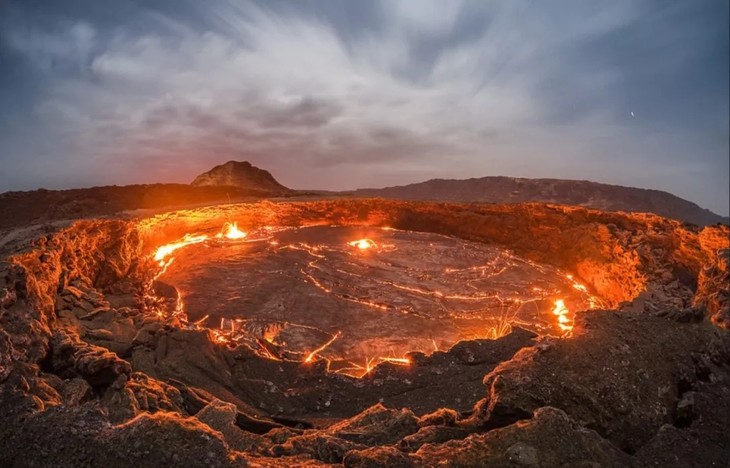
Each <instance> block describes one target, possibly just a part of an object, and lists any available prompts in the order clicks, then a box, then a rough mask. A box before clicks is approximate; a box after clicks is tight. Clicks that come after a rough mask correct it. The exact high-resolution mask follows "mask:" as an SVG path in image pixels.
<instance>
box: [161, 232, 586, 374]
mask: <svg viewBox="0 0 730 468" xmlns="http://www.w3.org/2000/svg"><path fill="white" fill-rule="evenodd" d="M360 240H362V242H359V241H360ZM161 279H162V280H163V281H165V282H167V283H170V284H172V285H174V286H175V287H177V288H178V289H179V291H180V293H181V296H182V298H183V301H184V304H185V311H186V312H187V314H188V317H189V319H190V320H191V321H198V320H201V319H203V318H204V317H205V316H208V318H207V319H206V324H207V325H208V326H211V327H217V326H219V324H220V326H221V328H224V329H230V328H235V329H241V330H242V331H245V332H246V333H248V334H253V335H254V336H257V337H259V338H262V339H265V340H267V341H269V342H270V343H273V344H276V345H278V346H282V347H284V348H285V349H286V350H287V351H288V352H290V353H292V354H293V355H297V354H299V355H300V357H306V356H308V354H309V353H311V352H312V351H313V350H316V349H317V348H319V347H323V349H321V350H320V351H319V352H317V354H318V355H319V356H321V357H325V358H327V359H328V360H330V361H331V362H332V365H333V366H334V367H335V369H337V368H338V367H342V366H347V365H349V364H350V363H357V364H358V365H359V364H360V363H363V362H367V360H369V359H373V358H377V357H381V358H383V357H384V358H399V357H402V356H404V355H405V354H406V353H407V352H410V351H420V352H425V353H430V352H433V351H434V350H444V349H448V348H449V347H451V346H452V345H453V344H455V343H456V342H458V341H459V340H465V339H476V338H496V337H499V336H502V335H504V334H505V333H507V332H508V331H509V329H510V328H509V325H508V324H515V325H519V326H520V327H523V328H527V329H530V330H532V331H535V332H538V333H540V334H549V333H551V334H560V332H561V330H560V328H558V326H557V318H558V317H557V316H556V315H555V314H554V313H553V310H554V309H555V302H556V300H562V301H564V304H565V306H566V307H567V308H568V309H569V310H570V311H571V312H570V313H569V314H568V315H569V317H570V318H569V320H571V321H572V311H577V310H584V309H587V308H589V306H590V305H591V298H590V296H589V295H588V294H586V293H585V292H584V291H583V290H581V288H580V285H578V284H577V283H575V282H574V281H573V280H572V279H571V278H570V277H568V276H567V275H566V274H565V273H564V272H561V271H560V270H558V269H556V268H555V267H552V266H548V265H542V264H538V263H535V262H531V261H528V260H525V259H522V258H520V257H518V256H515V255H514V254H512V253H510V252H509V251H508V250H505V249H503V248H498V247H495V246H490V245H486V244H480V243H474V242H468V241H464V240H461V239H457V238H453V237H448V236H442V235H437V234H430V233H421V232H412V231H399V230H392V229H379V228H363V227H342V226H315V227H306V228H291V229H281V230H276V229H271V228H269V229H268V230H261V231H259V232H252V233H249V235H248V237H247V240H246V241H245V242H230V241H212V242H207V243H202V244H196V245H191V246H188V247H187V248H185V249H181V251H180V252H179V253H176V255H175V261H174V262H173V263H172V264H171V265H170V267H169V268H168V270H167V271H166V273H165V274H164V275H163V276H162V277H161ZM330 341H331V343H330V344H329V345H327V346H324V345H325V344H327V343H328V342H330Z"/></svg>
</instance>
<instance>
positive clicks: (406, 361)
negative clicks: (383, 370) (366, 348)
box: [378, 357, 411, 366]
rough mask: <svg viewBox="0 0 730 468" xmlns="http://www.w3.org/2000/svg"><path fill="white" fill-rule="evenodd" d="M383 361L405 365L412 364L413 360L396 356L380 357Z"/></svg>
mask: <svg viewBox="0 0 730 468" xmlns="http://www.w3.org/2000/svg"><path fill="white" fill-rule="evenodd" d="M378 359H379V360H380V361H382V362H392V363H393V364H401V365H404V366H410V365H411V360H410V359H408V358H396V357H380V358H378Z"/></svg>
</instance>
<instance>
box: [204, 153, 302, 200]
mask: <svg viewBox="0 0 730 468" xmlns="http://www.w3.org/2000/svg"><path fill="white" fill-rule="evenodd" d="M191 185H193V186H196V187H200V186H231V187H238V188H243V189H251V190H265V191H269V192H272V193H277V194H279V193H280V194H284V193H290V192H291V191H292V190H291V189H289V188H287V187H285V186H283V185H281V184H280V183H279V182H278V181H277V180H276V179H274V176H272V175H271V173H270V172H269V171H267V170H264V169H261V168H258V167H256V166H254V165H253V164H251V163H250V162H248V161H228V162H226V163H225V164H221V165H219V166H215V167H214V168H213V169H211V170H209V171H208V172H204V173H202V174H200V175H199V176H197V177H196V178H195V180H193V182H192V184H191Z"/></svg>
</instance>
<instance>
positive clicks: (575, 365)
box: [0, 200, 730, 467]
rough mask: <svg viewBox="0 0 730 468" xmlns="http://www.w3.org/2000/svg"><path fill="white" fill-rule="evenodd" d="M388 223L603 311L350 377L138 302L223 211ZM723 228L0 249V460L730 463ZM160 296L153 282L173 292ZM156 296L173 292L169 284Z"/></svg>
mask: <svg viewBox="0 0 730 468" xmlns="http://www.w3.org/2000/svg"><path fill="white" fill-rule="evenodd" d="M230 219H235V220H237V221H238V223H239V225H240V226H241V227H243V228H253V227H260V226H264V225H282V226H302V225H311V224H318V223H324V224H341V225H369V226H390V227H395V228H399V229H408V230H415V231H426V232H436V233H442V234H449V235H454V236H457V237H460V238H464V239H468V240H472V241H478V242H487V243H494V244H498V245H500V246H503V247H507V248H509V249H512V250H513V251H514V252H515V253H517V254H519V255H521V256H523V257H525V258H528V259H532V260H535V261H539V262H545V263H550V264H553V265H555V266H557V267H560V268H563V269H565V270H567V271H570V272H572V273H573V274H574V275H575V276H576V278H578V279H579V280H580V281H581V283H583V284H585V285H587V286H588V287H589V288H590V290H591V292H592V293H593V294H595V295H597V296H599V297H600V298H601V299H602V300H603V301H604V302H605V303H606V304H607V306H608V307H606V309H607V310H594V311H590V312H584V313H580V314H578V315H577V316H576V321H575V328H574V330H573V334H572V336H570V337H566V338H555V337H547V336H543V337H539V336H536V335H534V334H533V333H530V332H527V331H524V330H521V329H519V328H515V329H513V332H512V333H510V334H509V335H507V336H505V337H503V338H501V339H498V340H476V341H468V342H461V343H459V344H457V345H456V346H454V347H453V348H452V349H451V350H449V351H447V352H436V353H434V354H432V355H430V356H426V355H423V354H420V353H414V354H413V355H411V356H410V357H411V361H412V363H413V364H412V365H411V366H410V367H403V366H395V365H391V364H387V363H386V364H383V365H380V366H378V367H377V368H375V369H374V370H373V371H372V372H371V373H370V374H368V375H367V376H366V377H365V378H363V379H354V378H351V377H348V376H343V375H335V374H331V373H328V372H327V371H326V369H325V367H324V365H323V363H322V362H318V363H315V364H314V365H311V366H303V365H302V363H299V362H288V361H277V360H273V359H265V358H262V357H261V356H260V355H259V354H257V353H256V352H254V350H253V349H251V348H250V347H248V346H245V345H241V346H237V347H234V346H228V345H225V344H218V343H215V342H214V340H213V334H212V333H211V331H209V330H207V329H203V328H199V327H191V326H190V325H189V324H186V323H185V322H184V321H182V320H180V319H179V318H176V317H163V318H160V317H157V316H156V315H154V314H151V313H150V307H149V297H148V295H149V285H150V284H152V287H153V289H155V290H158V293H159V297H162V298H164V297H165V289H166V286H165V285H164V284H159V282H158V283H150V282H151V281H152V279H153V278H151V277H150V275H151V271H152V270H151V269H150V261H151V260H150V258H149V257H150V253H151V252H152V251H153V249H154V248H155V247H156V246H158V245H161V244H163V243H167V242H170V241H173V240H175V239H178V238H180V237H182V235H184V234H185V233H189V232H211V231H212V230H215V229H218V228H219V227H220V226H221V224H222V222H223V221H225V220H230ZM729 236H730V228H728V227H727V226H722V225H718V226H712V227H706V228H698V227H695V226H691V225H685V224H682V223H679V222H676V221H671V220H667V219H665V218H661V217H658V216H653V215H630V214H623V213H604V212H599V211H593V210H587V209H582V208H571V207H565V206H556V205H542V204H522V205H509V206H498V205H478V204H471V205H456V204H434V203H414V202H397V201H382V200H381V201H374V200H337V201H320V202H308V203H303V202H301V203H269V202H263V203H257V204H244V205H226V206H218V207H210V208H202V209H197V210H189V211H180V212H173V213H166V214H162V215H158V216H155V217H151V218H144V219H114V218H112V219H103V220H101V219H100V220H85V221H79V222H75V223H72V224H68V225H67V224H63V225H45V226H35V227H28V226H25V227H23V228H16V229H14V230H11V231H8V232H7V233H6V234H5V236H4V240H3V244H2V246H0V254H1V255H2V258H3V260H2V262H0V465H1V466H100V465H108V466H160V465H167V466H320V465H325V464H344V465H345V466H353V467H354V466H404V467H407V466H436V465H447V466H492V465H493V466H514V465H517V466H520V465H522V466H545V467H552V466H727V460H728V459H730V433H728V431H727V428H728V427H730V332H729V331H728V330H729V329H730V239H729ZM168 293H169V291H168ZM169 296H170V297H169V298H170V300H173V299H174V297H173V295H172V293H170V294H169Z"/></svg>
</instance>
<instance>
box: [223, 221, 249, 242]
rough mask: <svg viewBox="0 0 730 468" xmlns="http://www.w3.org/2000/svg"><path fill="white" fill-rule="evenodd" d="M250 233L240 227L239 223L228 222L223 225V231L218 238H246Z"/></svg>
mask: <svg viewBox="0 0 730 468" xmlns="http://www.w3.org/2000/svg"><path fill="white" fill-rule="evenodd" d="M247 235H248V234H247V233H245V232H243V231H241V230H240V229H238V223H235V222H234V223H226V224H224V225H223V231H222V232H220V233H219V234H218V235H217V236H216V237H217V238H218V239H221V238H226V239H231V240H238V239H245V238H246V236H247Z"/></svg>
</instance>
